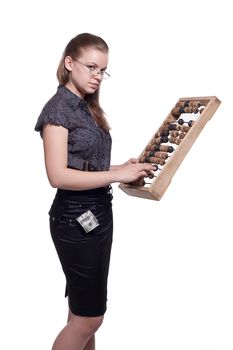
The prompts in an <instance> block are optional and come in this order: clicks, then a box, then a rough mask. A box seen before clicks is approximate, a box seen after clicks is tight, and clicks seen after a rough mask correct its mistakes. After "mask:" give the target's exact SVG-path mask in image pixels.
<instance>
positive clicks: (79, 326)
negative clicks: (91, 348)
mask: <svg viewBox="0 0 233 350" xmlns="http://www.w3.org/2000/svg"><path fill="white" fill-rule="evenodd" d="M103 319H104V316H97V317H81V316H75V315H72V318H71V324H72V326H73V327H74V328H75V329H76V330H77V331H78V332H80V331H81V333H82V334H83V335H85V336H87V337H89V336H92V335H93V334H95V332H96V331H97V330H98V328H99V327H100V326H101V324H102V323H103Z"/></svg>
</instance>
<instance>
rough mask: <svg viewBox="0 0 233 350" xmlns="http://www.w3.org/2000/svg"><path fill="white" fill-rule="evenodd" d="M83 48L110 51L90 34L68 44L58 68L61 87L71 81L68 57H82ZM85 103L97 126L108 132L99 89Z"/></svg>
mask: <svg viewBox="0 0 233 350" xmlns="http://www.w3.org/2000/svg"><path fill="white" fill-rule="evenodd" d="M83 48H93V49H96V50H99V51H101V52H104V53H108V51H109V49H108V45H107V44H106V42H105V41H104V40H103V39H102V38H100V37H99V36H96V35H93V34H90V33H82V34H79V35H77V36H75V37H74V38H73V39H71V40H70V42H69V43H68V44H67V46H66V48H65V50H64V52H63V55H62V58H61V60H60V63H59V65H58V68H57V79H58V81H59V84H60V85H63V86H65V85H66V84H67V83H68V81H69V71H68V70H67V69H66V67H65V58H66V56H70V57H71V58H73V59H75V58H77V57H79V56H80V54H81V51H82V49H83ZM85 101H86V102H87V105H88V108H89V110H90V112H91V113H92V115H93V117H94V119H95V121H96V122H97V124H98V125H99V126H101V127H102V128H103V129H104V130H105V131H107V132H108V131H109V130H110V126H109V124H108V122H107V119H106V118H105V113H104V111H103V109H102V108H101V107H100V104H99V89H98V90H96V91H95V92H94V93H93V94H90V95H86V96H85Z"/></svg>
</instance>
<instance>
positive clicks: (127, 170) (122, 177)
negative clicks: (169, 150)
mask: <svg viewBox="0 0 233 350" xmlns="http://www.w3.org/2000/svg"><path fill="white" fill-rule="evenodd" d="M152 170H156V169H155V167H154V166H153V165H152V164H150V163H139V162H138V160H137V159H135V158H131V159H129V160H128V161H127V162H126V163H124V164H123V165H122V166H121V167H118V168H117V169H116V170H115V171H116V172H117V181H118V182H123V183H130V182H133V181H136V180H137V179H139V178H141V177H147V176H148V174H149V173H150V172H151V171H152Z"/></svg>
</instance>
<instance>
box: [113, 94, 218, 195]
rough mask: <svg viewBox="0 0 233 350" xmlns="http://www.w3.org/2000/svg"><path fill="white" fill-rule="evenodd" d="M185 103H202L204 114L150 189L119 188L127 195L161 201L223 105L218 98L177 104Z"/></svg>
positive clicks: (213, 97) (140, 187)
mask: <svg viewBox="0 0 233 350" xmlns="http://www.w3.org/2000/svg"><path fill="white" fill-rule="evenodd" d="M184 101H200V102H201V105H202V106H205V108H204V110H203V112H202V113H201V114H200V116H199V117H198V118H197V120H196V121H195V124H194V125H193V126H192V127H191V128H190V130H189V132H188V133H187V135H186V136H185V138H184V139H183V140H182V142H181V143H180V144H179V145H178V146H177V148H176V150H175V152H174V153H173V154H172V156H171V158H170V159H169V160H168V161H167V162H166V164H165V165H164V166H163V167H162V169H161V171H160V173H159V174H158V176H157V177H155V178H154V180H153V181H152V183H151V184H150V185H149V186H148V187H146V186H133V185H130V184H123V183H121V184H120V185H119V188H120V189H121V190H122V191H124V192H125V193H127V194H128V195H130V196H135V197H140V198H145V199H151V200H157V201H159V200H160V199H161V198H162V196H163V195H164V193H165V191H166V190H167V188H168V186H169V185H170V183H171V180H172V178H173V176H174V175H175V173H176V171H177V169H178V168H179V166H180V164H181V163H182V161H183V160H184V158H185V156H186V155H187V153H188V152H189V150H190V149H191V147H192V145H193V144H194V142H195V141H196V139H197V137H198V136H199V134H200V132H201V131H202V129H203V128H204V127H205V125H206V123H207V122H208V120H210V119H211V118H212V116H213V115H214V113H215V112H216V110H217V109H218V107H219V105H220V104H221V101H220V100H219V99H218V98H217V97H216V96H205V97H182V98H180V99H179V100H178V101H177V103H178V102H184ZM170 118H172V116H171V112H170V113H169V114H168V116H167V118H165V120H164V121H163V123H162V124H161V126H160V127H159V128H158V131H159V130H160V128H162V127H163V126H164V125H165V124H166V123H167V121H168V120H169V119H170ZM152 139H153V137H152ZM152 139H151V140H150V142H151V141H152ZM145 150H146V147H145V148H144V150H143V151H142V153H141V155H140V156H139V158H140V157H142V155H143V153H144V152H145Z"/></svg>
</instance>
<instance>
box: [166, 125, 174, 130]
mask: <svg viewBox="0 0 233 350" xmlns="http://www.w3.org/2000/svg"><path fill="white" fill-rule="evenodd" d="M168 130H176V124H170V125H168Z"/></svg>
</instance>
